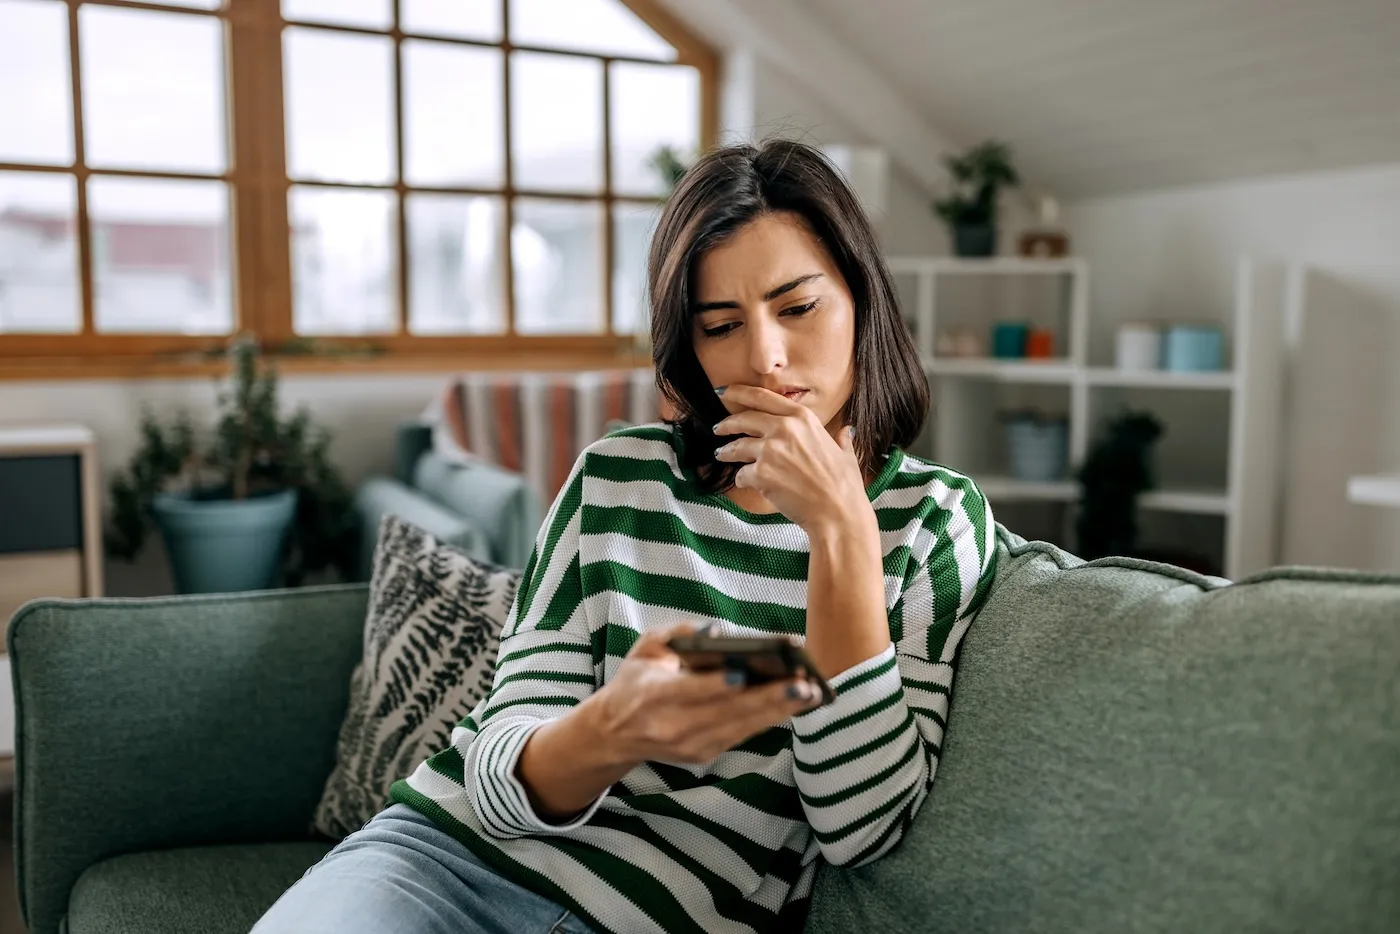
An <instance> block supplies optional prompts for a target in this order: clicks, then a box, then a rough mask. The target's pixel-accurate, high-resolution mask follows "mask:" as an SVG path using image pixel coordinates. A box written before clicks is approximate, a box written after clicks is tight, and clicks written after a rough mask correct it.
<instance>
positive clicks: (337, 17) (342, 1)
mask: <svg viewBox="0 0 1400 934" xmlns="http://www.w3.org/2000/svg"><path fill="white" fill-rule="evenodd" d="M282 18H283V19H289V20H297V21H300V22H304V23H331V24H333V25H337V26H364V27H366V28H369V29H388V28H389V27H390V26H392V25H393V24H394V9H393V6H392V4H391V3H390V0H282Z"/></svg>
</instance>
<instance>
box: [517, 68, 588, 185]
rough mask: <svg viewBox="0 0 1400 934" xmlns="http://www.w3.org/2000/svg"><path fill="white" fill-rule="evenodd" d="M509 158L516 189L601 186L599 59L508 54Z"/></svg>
mask: <svg viewBox="0 0 1400 934" xmlns="http://www.w3.org/2000/svg"><path fill="white" fill-rule="evenodd" d="M510 81H511V89H510V96H511V102H510V120H511V158H512V160H513V161H512V166H513V168H514V172H515V186H516V187H517V188H535V189H542V190H545V191H590V192H591V191H599V190H600V189H601V188H602V187H603V63H602V62H601V61H599V60H597V59H587V58H575V57H573V56H569V55H540V54H535V53H531V52H515V53H512V55H511V57H510Z"/></svg>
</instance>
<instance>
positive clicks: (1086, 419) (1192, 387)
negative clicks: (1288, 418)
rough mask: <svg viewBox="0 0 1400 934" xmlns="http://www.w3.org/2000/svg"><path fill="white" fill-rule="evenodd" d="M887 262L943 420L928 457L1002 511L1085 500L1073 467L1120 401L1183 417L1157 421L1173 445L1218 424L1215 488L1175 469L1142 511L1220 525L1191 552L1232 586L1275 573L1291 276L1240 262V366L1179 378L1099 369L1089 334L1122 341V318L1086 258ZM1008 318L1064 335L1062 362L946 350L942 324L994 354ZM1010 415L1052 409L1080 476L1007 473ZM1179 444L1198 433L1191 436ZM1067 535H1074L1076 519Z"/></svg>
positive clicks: (1236, 354) (1059, 338)
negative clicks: (995, 335)
mask: <svg viewBox="0 0 1400 934" xmlns="http://www.w3.org/2000/svg"><path fill="white" fill-rule="evenodd" d="M889 265H890V269H891V272H892V273H893V274H894V275H895V278H896V281H897V282H898V283H899V284H900V285H901V286H902V289H901V291H902V294H903V297H904V299H905V302H906V308H908V309H912V316H911V317H912V320H911V325H912V327H913V329H914V333H915V337H916V340H917V342H918V346H919V351H920V355H921V356H922V358H923V361H924V368H925V370H926V371H927V373H928V375H929V379H930V382H931V384H932V386H933V389H934V402H935V412H934V415H933V418H932V419H931V424H930V428H929V431H928V432H927V434H926V436H925V438H924V439H923V442H922V446H923V450H921V451H920V452H919V453H923V454H927V455H929V456H931V457H933V458H935V459H937V460H939V461H940V462H942V463H946V464H948V465H949V466H952V467H954V468H956V469H959V470H963V471H965V472H967V473H969V474H970V475H972V477H973V478H974V479H975V480H977V482H978V484H979V486H980V487H981V488H982V490H983V491H984V492H985V493H986V494H987V497H988V499H990V500H991V501H992V504H993V506H994V507H995V506H997V505H998V504H1007V503H1018V504H1024V503H1046V504H1061V505H1072V504H1074V503H1075V502H1077V501H1078V499H1079V487H1078V484H1077V483H1076V482H1074V481H1073V480H1072V479H1071V477H1072V474H1073V470H1074V469H1075V468H1076V467H1078V465H1079V464H1081V463H1082V462H1083V460H1084V458H1085V455H1086V454H1087V452H1088V449H1089V446H1090V444H1091V442H1092V440H1093V437H1094V434H1095V433H1096V432H1097V431H1098V430H1099V429H1100V427H1101V423H1102V422H1103V420H1104V419H1105V418H1106V417H1107V416H1108V415H1110V414H1112V412H1113V410H1114V409H1115V408H1116V406H1115V402H1118V403H1122V402H1124V401H1125V400H1126V401H1130V403H1131V405H1132V406H1133V407H1134V408H1143V409H1147V410H1149V411H1156V410H1157V409H1158V408H1161V409H1165V410H1171V411H1173V412H1176V413H1177V415H1176V417H1175V419H1174V418H1173V417H1171V416H1169V415H1166V414H1161V413H1159V417H1161V418H1162V420H1163V422H1164V423H1165V424H1166V425H1167V434H1168V436H1173V434H1174V433H1173V430H1172V429H1173V425H1174V424H1175V425H1176V426H1177V427H1178V428H1180V429H1195V428H1200V427H1202V426H1207V427H1208V426H1209V425H1211V424H1218V425H1219V432H1218V437H1212V438H1210V439H1209V441H1208V442H1203V443H1202V444H1200V445H1199V447H1200V449H1201V450H1203V451H1212V452H1215V454H1214V456H1215V458H1216V460H1217V461H1218V463H1215V464H1214V465H1213V466H1212V467H1210V469H1208V470H1206V471H1205V472H1206V473H1208V474H1210V476H1209V477H1207V478H1205V479H1206V480H1207V481H1213V482H1202V477H1200V476H1192V475H1187V474H1183V475H1182V476H1174V475H1173V472H1172V471H1171V470H1168V469H1165V465H1164V466H1163V467H1162V468H1160V469H1159V471H1158V474H1159V476H1158V479H1159V481H1160V484H1161V486H1160V488H1159V489H1155V490H1153V491H1151V492H1150V493H1147V494H1145V495H1143V496H1142V498H1141V499H1140V501H1139V505H1140V506H1141V508H1142V509H1143V510H1144V511H1147V512H1155V513H1167V514H1176V515H1181V516H1206V517H1217V518H1218V519H1219V520H1221V522H1219V523H1217V524H1212V525H1211V526H1210V527H1211V528H1216V527H1218V528H1219V532H1218V533H1212V534H1218V535H1220V536H1221V538H1220V540H1219V541H1216V542H1211V543H1205V542H1198V541H1184V542H1181V543H1180V544H1181V545H1182V546H1184V547H1187V548H1191V547H1201V548H1205V546H1206V545H1209V546H1211V547H1209V548H1205V550H1207V551H1211V552H1214V553H1218V554H1220V555H1221V556H1222V557H1223V566H1224V567H1223V569H1224V573H1225V575H1226V576H1228V577H1232V578H1234V577H1240V576H1243V575H1245V574H1249V573H1251V572H1253V571H1257V570H1261V569H1263V568H1265V567H1269V566H1271V565H1272V564H1273V563H1274V559H1275V553H1276V551H1277V543H1276V535H1277V530H1276V517H1277V507H1278V504H1277V502H1276V498H1277V490H1278V483H1279V478H1278V473H1277V464H1278V461H1279V450H1280V444H1279V436H1278V432H1279V396H1280V392H1281V367H1282V351H1281V333H1282V322H1283V320H1284V305H1285V303H1286V302H1288V301H1290V300H1291V299H1290V296H1291V295H1292V294H1293V293H1292V290H1291V289H1290V287H1289V280H1288V276H1287V270H1286V269H1284V268H1283V267H1280V266H1275V265H1271V264H1255V263H1252V262H1249V261H1244V262H1242V263H1241V264H1240V266H1239V269H1238V273H1237V288H1236V295H1235V307H1234V309H1233V311H1232V314H1231V321H1230V322H1229V325H1228V327H1227V341H1226V342H1227V346H1231V347H1233V354H1232V356H1233V361H1232V368H1231V369H1230V370H1228V371H1226V372H1220V373H1175V372H1167V371H1146V372H1137V371H1126V370H1119V369H1116V368H1114V367H1112V366H1109V365H1104V364H1108V363H1111V361H1106V360H1102V361H1101V360H1091V359H1090V355H1089V347H1090V335H1091V332H1092V333H1093V334H1095V335H1099V336H1102V335H1103V334H1111V333H1112V332H1113V331H1114V329H1115V328H1116V322H1111V321H1098V320H1096V319H1095V317H1094V316H1093V315H1092V314H1091V311H1090V306H1089V267H1088V264H1087V262H1086V261H1084V260H1083V259H1077V258H1071V259H1059V260H1033V259H1020V258H1014V257H998V258H994V259H988V260H966V259H955V258H949V257H894V258H892V259H890V261H889ZM910 289H912V293H911V292H910ZM1003 318H1005V319H1015V320H1027V319H1029V320H1031V321H1032V322H1033V323H1035V324H1036V326H1038V327H1043V328H1048V329H1050V330H1051V331H1053V332H1054V333H1055V335H1056V350H1057V351H1058V352H1059V356H1055V357H1052V358H1048V359H1043V360H1002V359H994V358H962V357H940V356H938V355H937V354H936V353H935V349H936V347H937V346H938V335H939V333H940V331H941V330H942V329H943V328H944V327H949V326H958V327H974V328H978V329H980V333H981V334H982V335H983V338H984V340H985V341H986V343H987V344H988V345H990V333H991V327H992V324H993V323H994V322H995V321H997V320H999V319H1003ZM1101 344H1102V342H1099V343H1098V344H1096V346H1098V345H1101ZM1008 407H1010V408H1037V409H1041V410H1046V409H1048V410H1052V411H1056V412H1059V413H1062V414H1063V415H1064V416H1066V417H1067V418H1068V422H1069V461H1070V476H1067V477H1065V478H1064V479H1062V480H1058V481H1054V482H1030V481H1024V480H1019V479H1016V478H1014V477H1010V476H1007V473H1008V470H1007V467H1006V459H1005V455H1004V452H1001V451H999V450H998V444H999V443H1000V442H1001V440H1002V439H1001V436H1002V434H1003V432H1002V431H1001V427H1000V423H999V421H998V414H999V412H1000V411H1002V410H1003V409H1005V408H1008ZM1226 411H1228V415H1224V412H1226ZM1194 412H1199V413H1201V416H1200V417H1199V418H1196V417H1194V416H1193V415H1192V414H1191V413H1194ZM1181 413H1187V414H1186V415H1185V416H1183V415H1182V414H1181ZM1211 413H1215V414H1214V416H1213V419H1212V416H1211ZM1188 422H1190V423H1192V424H1187V423H1188ZM1196 423H1199V424H1196ZM1181 434H1182V435H1183V436H1187V437H1189V432H1185V431H1183V432H1181ZM1165 441H1166V439H1165V438H1164V443H1165ZM1181 443H1183V444H1185V443H1186V442H1181ZM1159 447H1160V445H1159ZM1220 452H1223V456H1221V455H1220ZM1185 453H1186V454H1187V455H1189V454H1191V453H1193V452H1192V451H1187V452H1185ZM1063 525H1064V528H1065V530H1066V533H1067V532H1068V529H1069V527H1070V525H1071V523H1070V522H1069V521H1068V510H1066V518H1065V521H1064V523H1063ZM1201 527H1202V526H1201V525H1200V524H1199V523H1198V524H1197V525H1196V526H1193V528H1197V529H1199V528H1201ZM1193 534H1203V533H1193ZM1066 544H1069V545H1071V546H1072V545H1073V543H1072V542H1068V541H1067V542H1066Z"/></svg>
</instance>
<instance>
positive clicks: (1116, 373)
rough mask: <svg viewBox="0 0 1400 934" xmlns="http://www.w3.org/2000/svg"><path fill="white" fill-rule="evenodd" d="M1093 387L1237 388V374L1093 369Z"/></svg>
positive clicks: (1090, 373)
mask: <svg viewBox="0 0 1400 934" xmlns="http://www.w3.org/2000/svg"><path fill="white" fill-rule="evenodd" d="M1085 373H1086V374H1087V378H1088V381H1089V385H1090V386H1126V387H1136V388H1143V389H1224V390H1232V389H1234V388H1235V374H1234V373H1231V372H1228V371H1227V372H1223V373H1178V372H1173V371H1171V370H1118V369H1114V368H1113V367H1090V368H1089V369H1087V370H1086V371H1085Z"/></svg>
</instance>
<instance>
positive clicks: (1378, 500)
mask: <svg viewBox="0 0 1400 934" xmlns="http://www.w3.org/2000/svg"><path fill="white" fill-rule="evenodd" d="M1347 499H1349V500H1351V501H1352V502H1353V503H1358V504H1360V505H1363V506H1394V507H1396V508H1397V509H1400V474H1373V475H1371V476H1361V477H1352V478H1351V479H1350V480H1349V481H1347Z"/></svg>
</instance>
